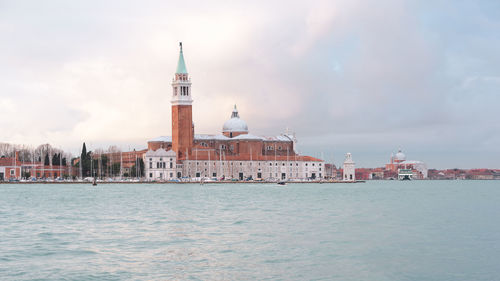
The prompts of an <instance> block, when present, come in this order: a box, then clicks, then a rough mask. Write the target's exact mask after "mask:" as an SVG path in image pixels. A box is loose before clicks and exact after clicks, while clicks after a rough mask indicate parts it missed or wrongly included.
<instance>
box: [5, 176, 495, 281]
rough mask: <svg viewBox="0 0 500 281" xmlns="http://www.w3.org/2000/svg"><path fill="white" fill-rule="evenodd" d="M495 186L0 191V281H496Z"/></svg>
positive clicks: (127, 186) (387, 183)
mask: <svg viewBox="0 0 500 281" xmlns="http://www.w3.org/2000/svg"><path fill="white" fill-rule="evenodd" d="M499 215H500V182H498V181H412V182H399V181H372V182H366V183H357V184H289V185H287V186H284V187H283V186H278V185H273V184H227V185H219V184H214V185H209V184H207V185H203V186H200V185H197V184H193V185H188V184H179V185H175V184H164V185H161V184H124V185H120V184H109V185H99V186H97V187H92V186H91V185H90V184H89V185H81V184H75V185H72V184H67V185H66V184H64V185H61V184H57V185H54V184H52V185H51V184H41V185H36V184H33V185H32V184H29V185H20V184H15V185H9V184H2V185H0V279H2V280H33V279H39V280H172V279H174V280H186V279H188V280H378V281H381V280H439V281H443V280H454V281H456V280H488V281H490V280H499V279H500V223H499Z"/></svg>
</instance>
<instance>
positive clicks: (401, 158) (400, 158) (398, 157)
mask: <svg viewBox="0 0 500 281" xmlns="http://www.w3.org/2000/svg"><path fill="white" fill-rule="evenodd" d="M405 160H406V155H405V154H404V153H403V152H401V149H400V150H399V151H398V153H396V155H395V156H394V161H398V162H402V161H405Z"/></svg>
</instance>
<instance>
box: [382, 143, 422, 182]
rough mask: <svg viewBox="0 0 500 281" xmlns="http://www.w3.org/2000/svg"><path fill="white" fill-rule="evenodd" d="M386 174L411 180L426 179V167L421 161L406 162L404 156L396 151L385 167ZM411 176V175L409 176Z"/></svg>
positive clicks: (399, 151)
mask: <svg viewBox="0 0 500 281" xmlns="http://www.w3.org/2000/svg"><path fill="white" fill-rule="evenodd" d="M385 170H386V171H388V173H387V174H390V175H394V174H396V175H397V176H398V178H400V177H410V178H411V179H426V178H427V173H428V169H427V165H426V164H425V163H424V162H422V161H417V160H406V155H405V154H404V153H403V152H402V151H401V149H399V150H398V152H397V153H396V155H391V160H390V163H388V164H386V165H385ZM410 174H411V175H410Z"/></svg>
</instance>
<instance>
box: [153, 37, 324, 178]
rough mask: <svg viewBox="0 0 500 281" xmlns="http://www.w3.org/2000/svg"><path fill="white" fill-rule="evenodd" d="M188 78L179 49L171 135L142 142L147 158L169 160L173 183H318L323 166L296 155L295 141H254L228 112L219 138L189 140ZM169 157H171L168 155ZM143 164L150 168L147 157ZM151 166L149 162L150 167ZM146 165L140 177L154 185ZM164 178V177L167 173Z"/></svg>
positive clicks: (279, 138) (292, 138)
mask: <svg viewBox="0 0 500 281" xmlns="http://www.w3.org/2000/svg"><path fill="white" fill-rule="evenodd" d="M192 103H193V99H192V92H191V78H190V77H189V74H188V72H187V68H186V64H185V60H184V53H183V50H182V43H181V44H180V54H179V60H178V64H177V71H176V73H175V75H174V79H173V81H172V99H171V104H172V107H171V108H172V135H171V136H162V137H157V138H154V139H151V140H150V141H148V153H150V155H152V153H153V152H156V151H157V150H159V149H163V150H165V151H166V152H169V153H170V154H171V155H172V156H174V155H175V159H176V162H177V165H176V172H175V175H176V177H177V178H201V177H205V178H218V179H239V180H245V179H265V180H295V179H300V180H306V179H322V178H324V174H325V171H324V165H325V163H324V161H323V160H321V159H318V158H315V157H311V156H304V155H299V154H298V152H297V139H296V137H295V135H294V134H291V133H289V132H286V133H283V134H280V135H277V136H256V135H253V134H251V133H250V131H249V129H248V125H247V123H246V122H245V121H244V120H243V119H242V118H241V117H240V114H239V112H238V108H237V107H236V105H235V106H234V108H233V110H232V112H231V115H230V118H229V120H227V121H226V122H225V123H224V124H223V126H222V131H221V133H219V134H208V135H207V134H203V135H202V134H195V126H194V123H193V119H192ZM170 151H171V152H170ZM144 162H145V163H150V160H149V159H148V156H147V153H146V154H145V155H144ZM153 162H154V161H153ZM149 167H150V166H149V164H146V175H147V178H148V179H150V180H154V179H155V178H156V177H157V176H156V175H157V174H155V173H157V172H158V171H157V170H155V169H156V168H154V164H153V168H149ZM168 173H170V172H168Z"/></svg>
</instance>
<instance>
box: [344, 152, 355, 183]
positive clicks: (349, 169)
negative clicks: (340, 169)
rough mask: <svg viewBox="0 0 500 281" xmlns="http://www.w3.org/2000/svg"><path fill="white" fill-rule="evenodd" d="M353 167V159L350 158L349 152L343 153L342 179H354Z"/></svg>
mask: <svg viewBox="0 0 500 281" xmlns="http://www.w3.org/2000/svg"><path fill="white" fill-rule="evenodd" d="M355 171H356V170H355V168H354V161H353V160H352V156H351V153H347V154H346V155H345V160H344V175H343V178H344V181H356V172H355Z"/></svg>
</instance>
